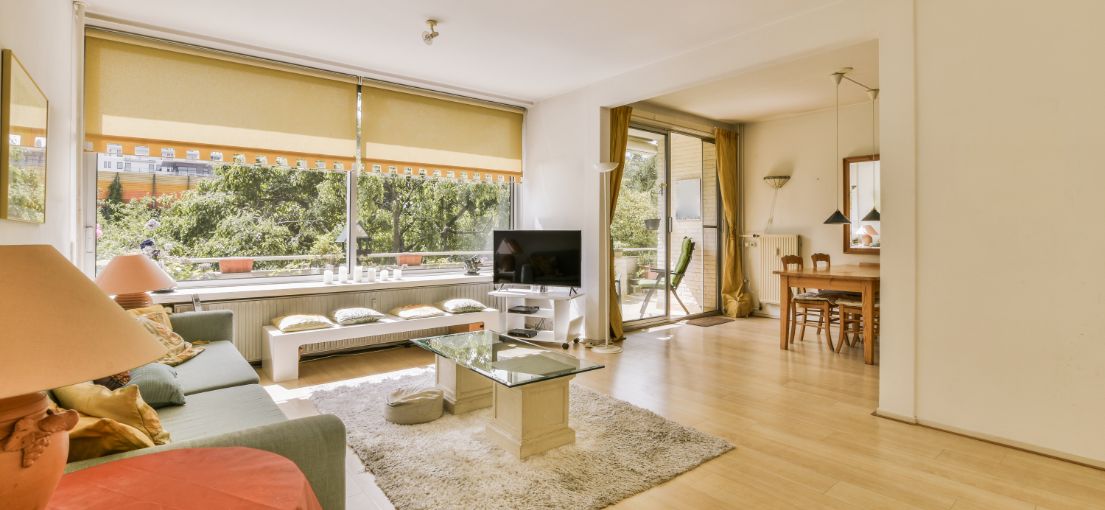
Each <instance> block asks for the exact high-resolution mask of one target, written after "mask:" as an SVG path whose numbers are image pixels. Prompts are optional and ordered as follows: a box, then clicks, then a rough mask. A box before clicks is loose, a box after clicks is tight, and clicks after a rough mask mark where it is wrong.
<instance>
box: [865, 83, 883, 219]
mask: <svg viewBox="0 0 1105 510" xmlns="http://www.w3.org/2000/svg"><path fill="white" fill-rule="evenodd" d="M867 95H868V96H871V157H875V155H876V154H878V153H879V147H878V145H877V144H876V143H875V133H876V132H877V131H878V129H879V128H878V125H876V124H875V100H876V99H878V98H879V89H867ZM874 175H875V174H874V173H873V172H872V174H871V176H872V177H874ZM881 217H882V216H881V215H880V214H879V208H878V197H877V196H876V195H875V183H871V211H870V212H868V213H867V216H864V217H863V221H881V220H880V218H881Z"/></svg>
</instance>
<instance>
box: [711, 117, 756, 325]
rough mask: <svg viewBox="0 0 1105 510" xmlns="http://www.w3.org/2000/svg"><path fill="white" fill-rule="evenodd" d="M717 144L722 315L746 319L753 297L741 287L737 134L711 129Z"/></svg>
mask: <svg viewBox="0 0 1105 510" xmlns="http://www.w3.org/2000/svg"><path fill="white" fill-rule="evenodd" d="M714 139H715V140H716V142H717V180H718V186H719V187H720V188H721V206H722V209H723V210H724V212H725V224H726V226H727V229H728V230H727V231H726V232H725V234H726V235H725V258H724V259H722V260H723V267H722V272H721V299H722V302H723V306H724V311H725V315H728V316H729V317H748V316H749V315H750V314H751V313H752V297H751V296H750V295H749V294H748V289H747V288H745V285H744V267H743V264H742V263H741V250H740V203H739V197H738V192H737V190H738V186H739V175H738V174H737V133H735V132H733V131H729V130H728V129H721V128H714Z"/></svg>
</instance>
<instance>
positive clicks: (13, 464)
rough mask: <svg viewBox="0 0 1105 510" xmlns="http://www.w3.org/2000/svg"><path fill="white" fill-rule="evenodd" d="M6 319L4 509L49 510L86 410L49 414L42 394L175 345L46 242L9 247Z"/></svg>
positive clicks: (1, 296)
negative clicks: (158, 335)
mask: <svg viewBox="0 0 1105 510" xmlns="http://www.w3.org/2000/svg"><path fill="white" fill-rule="evenodd" d="M0 323H2V324H3V328H2V329H0V502H3V503H2V504H0V506H3V507H4V508H19V509H23V508H45V506H46V503H47V501H48V500H49V499H50V494H51V493H52V492H53V491H54V488H55V487H56V486H57V483H58V480H60V479H61V475H62V472H63V471H64V469H65V462H66V458H67V457H68V455H69V430H70V429H72V428H73V426H75V425H76V423H77V414H76V413H75V412H73V411H65V412H64V413H60V414H54V413H53V412H50V411H48V410H47V407H48V406H47V403H48V401H47V398H46V394H45V393H43V392H44V391H45V390H49V389H52V388H57V387H60V386H67V385H70V384H75V383H79V382H84V381H89V380H92V379H96V378H99V377H104V376H108V375H111V374H117V373H119V372H122V371H124V370H129V369H131V368H134V367H137V366H140V365H143V364H145V363H149V362H151V361H153V360H155V359H157V358H159V357H161V356H162V355H164V354H165V350H166V349H165V347H163V346H162V345H161V343H160V342H159V341H158V340H157V339H155V338H154V337H153V336H151V335H150V334H149V333H147V332H146V330H145V328H143V327H142V326H141V325H140V324H139V323H138V321H136V320H135V319H134V317H132V316H130V315H129V314H127V313H126V312H124V311H123V310H122V309H121V308H119V306H118V305H116V304H115V303H114V302H112V301H111V299H109V298H108V297H107V295H106V294H104V292H103V291H102V290H100V289H99V288H98V287H96V285H95V284H94V283H92V280H91V279H89V278H88V277H87V276H85V275H84V274H83V273H81V272H80V271H79V270H78V269H77V268H76V267H75V266H73V264H70V263H69V261H68V260H66V259H65V258H64V257H62V256H61V254H60V253H58V252H57V250H55V249H54V248H53V247H51V246H45V245H26V246H12V245H8V246H2V245H0Z"/></svg>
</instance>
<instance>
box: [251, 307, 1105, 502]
mask: <svg viewBox="0 0 1105 510" xmlns="http://www.w3.org/2000/svg"><path fill="white" fill-rule="evenodd" d="M778 331H779V330H778V322H776V321H774V320H771V319H745V320H739V321H736V322H733V323H729V324H723V325H720V326H714V327H710V328H699V327H695V326H681V327H674V328H670V329H665V330H659V331H652V332H638V333H635V334H633V335H631V336H630V338H629V339H628V340H626V341H625V344H624V345H625V352H623V353H621V354H613V355H605V356H603V355H598V354H594V353H592V352H590V351H589V350H586V349H583V348H581V347H575V348H573V349H572V352H573V353H574V354H575V355H577V356H581V357H587V358H596V359H602V360H603V361H604V362H605V363H606V364H607V368H606V369H604V370H598V371H594V372H590V373H587V374H583V375H581V376H579V377H577V378H576V382H577V383H579V384H583V385H585V386H587V387H590V388H592V389H595V390H598V391H601V392H605V393H609V394H610V395H613V396H614V397H617V398H620V399H622V400H625V401H628V402H631V403H633V404H636V405H638V406H641V407H645V408H648V409H651V410H653V411H655V412H656V413H659V414H661V415H663V416H665V417H667V418H670V419H672V420H675V421H677V422H679V423H682V424H684V425H689V426H692V427H695V428H697V429H699V430H702V431H704V432H708V433H711V434H715V435H718V436H720V437H724V438H726V439H728V440H729V441H730V442H732V443H733V444H734V445H736V447H737V448H736V449H735V450H733V451H731V452H729V453H727V454H725V455H723V456H721V457H719V458H717V459H714V460H712V461H710V462H707V463H705V464H703V465H702V466H700V467H698V468H697V469H694V470H692V471H689V472H687V473H684V474H683V475H681V476H679V477H677V478H675V479H674V480H671V481H669V482H667V483H665V484H663V485H660V486H658V487H654V488H652V489H650V490H648V491H645V492H643V493H641V494H638V495H636V496H634V497H632V498H629V499H627V500H625V501H622V502H621V503H619V504H617V505H615V506H614V507H612V508H616V509H654V508H655V509H659V508H664V509H707V508H802V509H807V508H837V509H857V508H893V509H912V508H940V509H955V510H968V509H984V508H985V509H998V508H1014V509H1033V508H1038V509H1044V508H1047V509H1075V508H1077V509H1086V508H1105V472H1103V471H1099V470H1095V469H1091V468H1087V467H1082V466H1078V465H1075V464H1071V463H1067V462H1063V461H1059V460H1054V459H1050V458H1047V457H1042V456H1039V455H1034V454H1030V453H1025V452H1022V451H1019V450H1014V449H1011V448H1005V447H1002V446H997V445H993V444H990V443H985V442H982V441H976V440H972V439H967V438H964V437H961V436H957V435H953V434H949V433H944V432H940V431H936V430H932V429H927V428H923V427H918V426H913V425H906V424H903V423H898V422H894V421H890V420H885V419H881V418H876V417H874V416H871V411H872V410H873V409H874V408H875V406H876V400H877V394H878V368H877V367H872V366H867V365H864V364H863V354H862V351H860V350H851V351H847V350H846V351H845V352H843V353H841V354H834V353H831V352H829V351H828V350H827V348H826V346H825V344H824V340H822V341H821V342H816V341H815V339H814V338H813V335H812V332H813V331H812V330H811V331H810V333H811V334H810V335H807V337H806V341H805V342H804V343H802V344H801V345H799V346H797V347H796V348H794V349H793V350H790V351H780V350H779V347H778V340H777V339H778ZM834 334H835V330H834ZM432 362H433V358H432V356H431V355H430V354H428V353H426V352H424V351H422V350H421V349H418V348H398V349H392V350H387V351H380V352H374V353H366V354H360V355H356V356H349V357H340V358H332V359H326V360H319V361H312V362H308V363H304V364H303V365H302V367H301V368H300V376H301V379H300V380H299V381H297V382H296V383H293V384H290V385H289V384H282V385H281V386H283V387H284V388H295V387H308V386H311V385H316V384H321V383H327V382H334V381H340V380H344V379H350V378H355V377H362V376H366V375H370V374H377V373H384V372H389V371H394V370H400V369H404V368H411V367H415V366H423V365H427V364H430V363H432ZM262 384H266V385H267V384H271V383H268V382H266V381H262ZM281 405H282V407H283V408H284V409H285V413H286V414H288V415H290V416H298V415H302V414H312V413H314V409H313V407H311V404H310V403H309V402H306V401H304V400H291V401H288V402H286V403H283V404H281ZM348 465H349V488H348V490H349V498H348V501H349V508H351V509H361V508H369V509H373V508H390V507H391V505H390V504H389V503H388V502H387V499H386V498H385V497H384V496H383V494H382V493H381V492H380V490H379V489H378V488H376V486H375V484H374V483H373V482H372V475H371V474H368V473H364V472H363V471H364V470H363V468H362V467H361V465H360V463H359V462H358V461H357V459H356V458H354V457H353V456H352V454H350V458H349V459H348Z"/></svg>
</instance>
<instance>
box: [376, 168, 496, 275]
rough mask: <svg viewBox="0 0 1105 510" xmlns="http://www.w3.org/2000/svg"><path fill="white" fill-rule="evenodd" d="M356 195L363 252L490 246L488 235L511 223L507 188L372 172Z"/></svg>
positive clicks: (439, 249) (459, 248) (458, 249)
mask: <svg viewBox="0 0 1105 510" xmlns="http://www.w3.org/2000/svg"><path fill="white" fill-rule="evenodd" d="M357 193H358V195H357V196H358V198H359V204H358V205H359V207H360V215H359V219H360V222H361V225H362V226H363V227H364V229H365V233H367V234H368V238H367V239H364V240H361V246H360V248H361V249H360V251H361V252H366V251H367V252H373V253H387V252H418V251H470V250H490V249H491V236H490V235H489V233H490V232H491V231H492V230H494V229H497V228H498V229H503V228H509V227H510V189H509V188H508V187H507V186H502V185H498V184H493V183H486V182H480V183H460V182H453V181H449V180H433V179H422V178H409V177H404V176H390V175H379V174H368V175H362V176H361V178H360V182H359V184H358V189H357ZM368 262H371V261H368ZM377 262H378V261H377Z"/></svg>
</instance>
